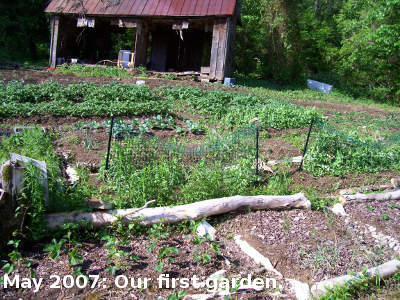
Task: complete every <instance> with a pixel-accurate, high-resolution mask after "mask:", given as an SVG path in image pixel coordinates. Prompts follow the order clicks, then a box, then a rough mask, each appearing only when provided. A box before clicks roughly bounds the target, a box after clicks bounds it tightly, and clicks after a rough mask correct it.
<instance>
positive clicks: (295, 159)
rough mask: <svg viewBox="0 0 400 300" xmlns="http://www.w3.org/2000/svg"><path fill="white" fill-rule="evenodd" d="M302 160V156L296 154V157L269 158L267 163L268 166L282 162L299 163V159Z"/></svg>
mask: <svg viewBox="0 0 400 300" xmlns="http://www.w3.org/2000/svg"><path fill="white" fill-rule="evenodd" d="M302 160H303V156H296V157H291V158H288V159H287V160H286V159H283V160H269V161H268V162H267V164H268V165H270V166H275V165H279V164H283V163H285V162H290V163H301V161H302Z"/></svg>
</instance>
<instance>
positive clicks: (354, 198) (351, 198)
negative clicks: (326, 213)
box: [339, 190, 400, 204]
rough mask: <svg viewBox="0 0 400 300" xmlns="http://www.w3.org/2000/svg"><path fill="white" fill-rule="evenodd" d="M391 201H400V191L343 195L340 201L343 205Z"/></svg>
mask: <svg viewBox="0 0 400 300" xmlns="http://www.w3.org/2000/svg"><path fill="white" fill-rule="evenodd" d="M391 200H400V190H397V191H394V192H389V193H380V194H355V195H342V196H340V197H339V201H340V202H341V203H342V204H344V203H346V202H359V201H391Z"/></svg>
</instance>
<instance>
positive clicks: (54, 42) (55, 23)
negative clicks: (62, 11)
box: [49, 16, 60, 68]
mask: <svg viewBox="0 0 400 300" xmlns="http://www.w3.org/2000/svg"><path fill="white" fill-rule="evenodd" d="M59 25H60V18H59V17H58V16H53V17H52V18H51V22H50V27H51V40H50V57H49V67H50V68H55V67H56V63H57V46H58V27H59Z"/></svg>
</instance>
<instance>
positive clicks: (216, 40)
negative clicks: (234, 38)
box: [210, 18, 230, 80]
mask: <svg viewBox="0 0 400 300" xmlns="http://www.w3.org/2000/svg"><path fill="white" fill-rule="evenodd" d="M229 22H230V21H229V18H226V19H218V20H215V21H214V27H213V38H212V46H211V59H210V79H211V80H215V79H217V80H223V79H224V75H225V62H226V53H227V42H228V41H227V40H228V30H227V29H228V24H229Z"/></svg>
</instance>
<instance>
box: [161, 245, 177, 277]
mask: <svg viewBox="0 0 400 300" xmlns="http://www.w3.org/2000/svg"><path fill="white" fill-rule="evenodd" d="M178 253H179V250H178V248H176V247H162V248H161V249H160V251H159V252H158V254H157V258H158V264H157V265H156V266H155V270H156V271H158V272H160V273H161V272H162V270H163V267H164V265H165V261H167V262H169V263H171V262H173V261H174V260H175V258H174V257H173V256H172V255H173V254H178Z"/></svg>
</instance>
